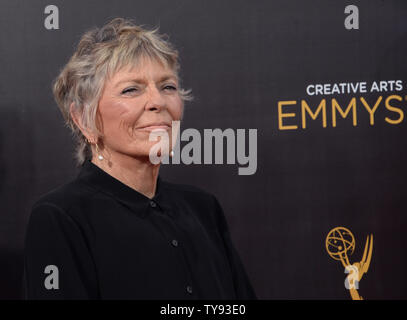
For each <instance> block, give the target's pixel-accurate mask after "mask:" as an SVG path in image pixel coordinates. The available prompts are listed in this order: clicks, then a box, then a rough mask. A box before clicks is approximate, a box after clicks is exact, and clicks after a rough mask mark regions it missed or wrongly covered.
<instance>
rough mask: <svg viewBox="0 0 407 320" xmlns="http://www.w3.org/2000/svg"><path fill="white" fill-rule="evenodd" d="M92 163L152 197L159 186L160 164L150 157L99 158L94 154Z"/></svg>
mask: <svg viewBox="0 0 407 320" xmlns="http://www.w3.org/2000/svg"><path fill="white" fill-rule="evenodd" d="M91 161H92V163H93V164H95V165H96V166H98V167H99V168H101V169H102V170H103V171H105V172H107V173H108V174H110V175H111V176H112V177H114V178H116V179H117V180H119V181H120V182H122V183H124V184H125V185H127V186H129V187H130V188H132V189H134V190H136V191H138V192H140V193H142V194H143V195H145V196H146V197H148V198H150V199H152V198H153V197H154V195H155V191H156V187H157V178H158V173H159V169H160V164H158V165H155V164H152V163H151V162H150V161H149V158H148V157H147V158H146V159H140V158H134V157H129V156H124V157H120V159H117V157H115V159H109V160H108V159H103V160H99V159H98V158H97V156H96V155H95V156H93V158H92V160H91Z"/></svg>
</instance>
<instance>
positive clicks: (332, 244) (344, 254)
mask: <svg viewBox="0 0 407 320" xmlns="http://www.w3.org/2000/svg"><path fill="white" fill-rule="evenodd" d="M325 246H326V251H327V252H328V254H329V255H330V256H331V258H333V259H335V260H338V261H341V262H342V265H343V266H344V267H345V273H349V275H348V276H347V277H346V279H345V287H346V289H348V290H349V292H350V295H351V297H352V299H353V300H363V298H362V297H361V296H360V295H359V293H358V290H357V289H359V282H360V280H361V279H362V277H363V275H364V274H365V273H366V272H367V270H368V269H369V265H370V261H371V260H372V251H373V235H372V234H370V235H369V236H367V239H366V244H365V250H364V252H363V257H362V260H361V261H360V262H355V263H353V264H351V263H350V262H349V256H350V255H352V254H353V252H354V251H355V237H354V236H353V234H352V232H350V231H349V229H346V228H344V227H337V228H334V229H332V230H331V231H329V233H328V235H327V237H326V240H325Z"/></svg>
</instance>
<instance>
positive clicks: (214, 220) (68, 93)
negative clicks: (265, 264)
mask: <svg viewBox="0 0 407 320" xmlns="http://www.w3.org/2000/svg"><path fill="white" fill-rule="evenodd" d="M178 71H179V63H178V53H177V51H176V50H175V49H174V47H173V46H172V45H171V44H170V43H169V42H168V40H167V39H166V38H165V37H164V36H162V35H159V34H158V33H157V30H146V29H144V28H142V27H140V26H137V25H135V24H133V23H132V22H131V21H128V20H125V19H121V18H117V19H114V20H113V21H111V22H110V23H108V24H107V25H105V26H104V27H102V28H100V29H95V30H92V31H89V32H87V33H85V34H84V35H83V36H82V38H81V40H80V42H79V45H78V47H77V50H76V52H75V53H74V55H73V56H72V57H71V59H70V61H69V62H68V63H67V64H66V66H65V67H64V68H63V70H62V71H61V73H60V74H59V76H58V77H57V79H56V80H55V83H54V87H53V92H54V96H55V99H56V101H57V104H58V106H59V107H60V109H61V111H62V113H63V115H64V118H65V120H66V122H67V124H68V125H69V127H70V128H71V129H72V131H73V134H74V136H75V137H76V139H77V142H78V148H77V159H78V162H79V164H80V165H81V170H80V173H79V175H78V176H77V177H76V178H75V179H74V180H73V181H71V182H69V183H67V184H65V185H63V186H61V187H59V188H57V189H55V190H52V191H50V192H49V193H47V194H46V195H44V196H42V197H41V198H40V199H39V200H38V201H37V202H36V203H35V204H34V206H33V208H32V212H31V216H30V220H29V225H28V229H27V233H26V238H25V259H24V292H25V297H26V298H28V299H256V295H255V292H254V290H253V288H252V286H251V284H250V281H249V278H248V276H247V274H246V272H245V270H244V267H243V264H242V262H241V260H240V258H239V256H238V253H237V252H236V250H235V248H234V246H233V244H232V241H231V237H230V233H229V231H228V226H227V223H226V219H225V216H224V213H223V211H222V208H221V206H220V205H219V202H218V201H217V199H216V198H215V197H214V196H213V195H212V194H210V193H207V192H204V191H202V190H200V189H198V188H195V187H192V186H188V185H179V184H173V183H169V182H166V181H163V180H162V178H161V177H160V176H159V168H160V164H153V163H152V162H151V161H150V157H149V155H150V149H151V148H152V146H153V145H154V144H155V143H157V142H154V141H150V139H149V136H150V133H151V132H152V131H153V130H155V129H160V130H165V131H167V132H168V136H169V137H171V136H172V134H171V133H172V130H173V128H172V126H171V124H172V121H179V120H180V119H181V118H182V114H183V107H184V101H185V100H188V99H189V98H190V96H189V91H185V90H183V89H182V88H181V85H180V80H179V77H178Z"/></svg>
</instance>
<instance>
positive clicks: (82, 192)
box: [32, 179, 96, 212]
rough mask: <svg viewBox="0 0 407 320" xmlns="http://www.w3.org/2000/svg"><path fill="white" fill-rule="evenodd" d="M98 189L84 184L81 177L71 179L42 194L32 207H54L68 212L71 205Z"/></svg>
mask: <svg viewBox="0 0 407 320" xmlns="http://www.w3.org/2000/svg"><path fill="white" fill-rule="evenodd" d="M95 192H96V191H95V190H94V189H92V188H90V187H88V186H87V185H85V184H83V183H82V182H81V181H80V180H79V179H74V180H71V181H69V182H67V183H65V184H62V185H59V186H57V187H55V188H53V189H51V190H49V191H48V192H46V193H44V194H42V195H41V196H40V197H39V198H38V199H37V200H36V201H35V202H34V204H33V206H32V209H33V210H34V209H35V208H38V207H54V208H56V209H59V210H60V211H63V212H68V211H69V209H70V207H72V206H73V205H75V204H76V203H78V202H81V201H82V199H84V198H87V197H89V196H91V195H92V194H94V193H95Z"/></svg>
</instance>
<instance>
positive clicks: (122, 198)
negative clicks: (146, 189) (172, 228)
mask: <svg viewBox="0 0 407 320" xmlns="http://www.w3.org/2000/svg"><path fill="white" fill-rule="evenodd" d="M78 179H80V180H82V181H83V182H85V183H87V184H88V185H91V186H92V187H93V188H94V189H97V190H98V191H100V192H103V193H105V194H108V195H110V196H111V197H113V198H115V199H116V200H117V201H119V202H121V203H122V204H124V205H125V206H127V207H128V208H129V209H131V210H132V211H134V212H135V213H136V214H138V215H139V216H140V217H142V218H144V217H145V216H146V215H147V213H148V211H149V207H152V206H154V205H156V206H158V207H159V208H161V209H164V210H170V207H169V205H168V204H167V203H166V201H165V197H164V194H163V190H162V189H163V181H162V179H161V177H160V175H158V177H157V185H156V192H155V195H154V197H153V198H151V199H150V198H148V197H147V196H145V195H144V194H142V193H140V192H138V191H136V190H134V189H133V188H131V187H129V186H127V185H126V184H124V183H122V182H121V181H119V180H117V179H116V178H114V177H113V176H111V175H110V174H108V173H107V172H105V171H104V170H102V169H101V168H99V167H98V166H97V165H95V164H94V163H92V162H91V161H90V160H86V161H85V162H84V163H83V165H82V168H81V170H80V172H79V175H78Z"/></svg>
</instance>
